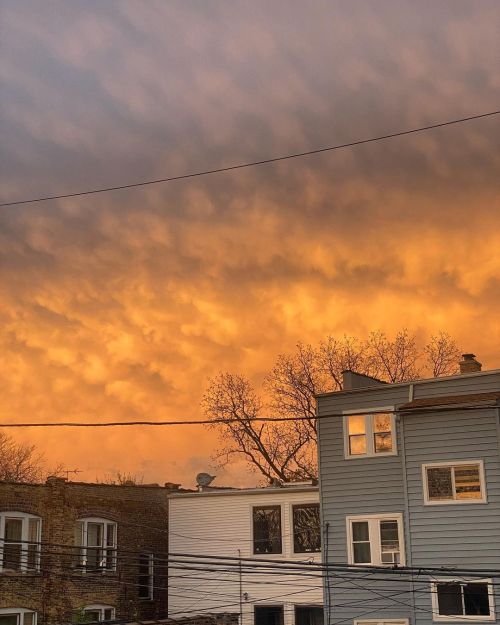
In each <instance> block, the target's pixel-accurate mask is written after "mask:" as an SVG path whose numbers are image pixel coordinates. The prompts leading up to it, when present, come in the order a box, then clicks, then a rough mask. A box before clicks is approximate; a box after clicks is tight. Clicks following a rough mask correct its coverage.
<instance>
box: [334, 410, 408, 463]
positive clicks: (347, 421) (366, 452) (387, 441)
mask: <svg viewBox="0 0 500 625" xmlns="http://www.w3.org/2000/svg"><path fill="white" fill-rule="evenodd" d="M387 410H388V411H387V412H382V409H377V412H374V413H373V414H346V415H344V445H345V457H346V458H363V457H369V456H384V455H385V456H390V455H395V454H396V435H395V432H396V425H395V418H394V414H393V413H392V412H390V411H389V410H390V409H387Z"/></svg>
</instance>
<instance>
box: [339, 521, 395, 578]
mask: <svg viewBox="0 0 500 625" xmlns="http://www.w3.org/2000/svg"><path fill="white" fill-rule="evenodd" d="M347 539H348V545H347V547H348V548H347V551H348V559H349V564H373V565H382V566H383V565H388V566H390V565H395V564H402V565H404V563H405V555H404V532H403V517H402V515H401V514H380V515H370V516H350V517H347Z"/></svg>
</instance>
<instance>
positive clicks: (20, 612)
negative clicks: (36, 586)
mask: <svg viewBox="0 0 500 625" xmlns="http://www.w3.org/2000/svg"><path fill="white" fill-rule="evenodd" d="M25 614H32V615H33V625H36V624H37V613H36V612H35V611H34V610H27V609H26V608H0V616H7V615H9V616H11V615H14V616H17V617H18V618H17V625H24V615H25Z"/></svg>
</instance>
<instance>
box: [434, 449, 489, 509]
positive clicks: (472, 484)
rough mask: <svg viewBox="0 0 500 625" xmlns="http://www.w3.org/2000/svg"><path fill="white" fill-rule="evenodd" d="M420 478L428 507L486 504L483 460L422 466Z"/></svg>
mask: <svg viewBox="0 0 500 625" xmlns="http://www.w3.org/2000/svg"><path fill="white" fill-rule="evenodd" d="M422 478H423V483H424V502H425V504H427V505H430V504H443V503H444V504H447V503H485V502H486V489H485V480H484V466H483V461H482V460H466V461H459V462H435V463H432V464H424V465H423V466H422Z"/></svg>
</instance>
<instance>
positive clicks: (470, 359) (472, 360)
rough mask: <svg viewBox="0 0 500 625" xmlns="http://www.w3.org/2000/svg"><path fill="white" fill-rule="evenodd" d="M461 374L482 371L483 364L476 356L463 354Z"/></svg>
mask: <svg viewBox="0 0 500 625" xmlns="http://www.w3.org/2000/svg"><path fill="white" fill-rule="evenodd" d="M459 364H460V373H476V372H477V371H481V366H482V365H481V363H480V362H478V361H477V360H476V356H475V354H462V360H461V361H460V363H459Z"/></svg>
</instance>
